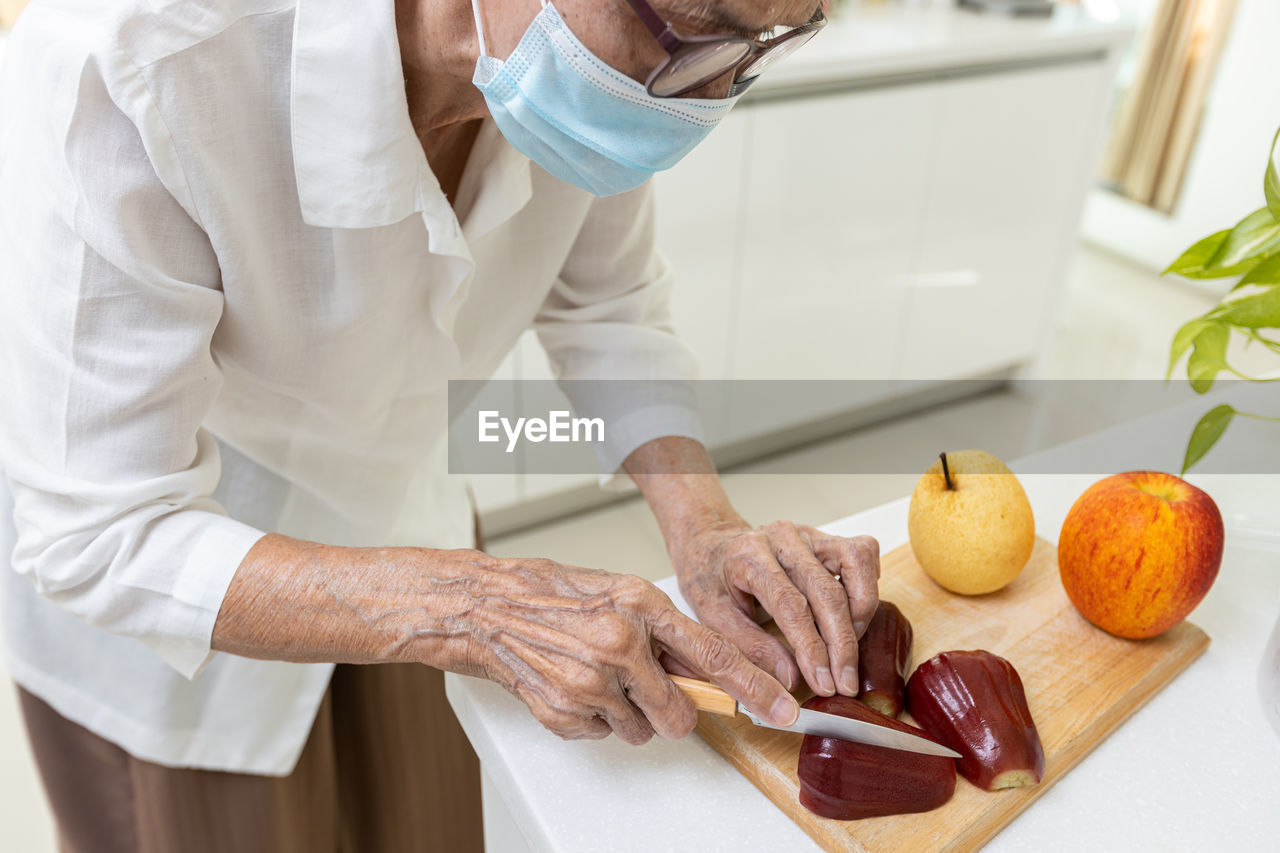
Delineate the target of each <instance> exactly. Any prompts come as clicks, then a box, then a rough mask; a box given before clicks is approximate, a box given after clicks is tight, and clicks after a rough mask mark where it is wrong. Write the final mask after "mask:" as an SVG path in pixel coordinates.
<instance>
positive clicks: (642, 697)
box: [624, 658, 698, 740]
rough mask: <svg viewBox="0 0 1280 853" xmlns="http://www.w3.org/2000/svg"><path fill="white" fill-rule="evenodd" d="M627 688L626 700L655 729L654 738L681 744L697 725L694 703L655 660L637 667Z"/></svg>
mask: <svg viewBox="0 0 1280 853" xmlns="http://www.w3.org/2000/svg"><path fill="white" fill-rule="evenodd" d="M624 687H625V690H626V695H627V698H628V699H630V700H631V703H632V704H633V705H634V706H635V707H637V708H639V709H640V712H641V713H642V714H644V716H645V718H646V719H647V720H648V723H649V725H650V726H652V729H651V734H652V733H656V734H657V735H659V736H660V737H663V738H665V739H667V740H679V739H680V738H682V737H684V736H685V735H687V734H688V733H689V732H691V731H693V727H694V726H696V725H697V724H698V711H697V709H696V708H694V707H693V701H692V700H690V699H689V697H688V696H686V695H684V693H682V692H681V691H680V688H678V687H676V683H675V682H674V681H672V680H671V679H670V678H669V677H668V676H667V673H666V672H664V671H663V670H662V668H661V667H660V666H658V663H657V661H655V660H654V659H653V658H649V659H648V660H647V661H645V663H644V664H643V665H641V666H640V667H638V668H637V671H636V672H634V673H633V674H632V675H631V680H630V682H629V683H627V684H626V685H624Z"/></svg>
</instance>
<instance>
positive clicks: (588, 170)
mask: <svg viewBox="0 0 1280 853" xmlns="http://www.w3.org/2000/svg"><path fill="white" fill-rule="evenodd" d="M815 6H816V0H776V1H775V2H769V1H768V0H710V2H706V1H705V0H699V2H694V0H654V2H649V0H625V2H624V0H557V2H556V3H555V4H554V5H553V4H552V3H550V2H546V3H542V4H539V3H538V2H536V0H475V2H469V0H398V2H392V0H369V2H366V3H359V4H353V3H350V2H340V1H339V0H242V2H235V3H229V2H212V0H204V1H203V2H196V1H195V0H150V2H143V0H122V2H111V3H103V2H99V0H61V1H60V2H53V0H49V2H44V0H36V2H35V3H34V4H33V5H32V6H31V7H30V8H29V9H28V10H27V11H26V12H25V13H24V16H23V19H22V20H21V21H20V22H19V25H18V27H17V28H16V30H15V31H14V33H13V35H12V38H11V40H10V44H9V48H8V57H7V66H6V68H5V72H4V81H3V99H4V100H3V108H2V111H0V115H2V116H3V130H2V134H0V144H2V147H0V270H2V272H3V274H2V275H0V388H3V389H4V408H3V416H2V419H3V420H2V429H0V465H2V466H3V469H4V472H5V474H6V478H5V480H6V481H7V492H6V493H5V494H3V495H0V499H3V501H4V506H3V510H4V511H3V512H0V531H2V532H3V533H4V535H3V537H0V539H3V540H4V541H3V551H2V552H0V553H4V554H5V555H9V554H11V555H12V569H13V571H6V572H4V573H3V578H4V580H3V589H4V596H3V600H4V612H3V622H4V628H5V633H6V638H7V648H8V655H9V657H8V661H9V667H10V669H11V671H12V673H13V676H14V678H15V680H16V681H17V682H18V684H19V685H20V695H21V702H22V707H23V712H24V715H25V718H26V721H27V725H28V729H29V733H30V737H31V741H32V746H33V749H34V751H35V755H36V758H37V761H38V764H39V767H40V771H41V773H42V775H43V778H44V782H45V785H46V788H47V791H48V793H49V796H50V800H51V802H52V805H53V809H54V812H55V815H56V818H57V822H58V828H59V832H60V835H61V840H62V844H63V849H64V850H69V851H95V853H102V851H125V850H130V851H133V850H141V851H176V850H181V851H187V853H191V851H205V850H208V851H214V850H217V851H233V850H234V851H237V853H242V851H258V850H261V851H276V852H277V853H278V851H291V850H298V851H304V850H305V851H317V850H336V849H339V848H341V849H344V850H383V851H386V850H396V851H400V850H426V849H448V850H459V849H467V848H471V849H477V848H478V847H479V843H480V842H479V838H480V822H479V812H478V769H477V767H476V762H475V757H474V754H472V753H471V752H470V750H469V747H468V745H467V744H466V741H465V738H464V737H463V736H462V734H461V731H460V729H459V728H458V726H457V723H456V721H455V720H454V719H453V718H452V715H451V714H450V712H449V709H448V706H447V704H446V703H445V700H444V698H443V689H442V680H441V679H442V675H441V673H442V671H450V672H458V673H465V674H468V675H473V676H478V677H481V678H488V679H492V680H494V681H497V682H499V683H500V684H502V685H503V686H504V687H506V688H507V689H508V690H509V691H510V692H511V693H512V694H514V695H515V696H516V697H518V698H519V699H520V700H521V701H522V702H524V703H525V704H526V705H527V706H528V708H529V710H530V712H531V713H533V714H534V715H536V716H537V718H538V719H539V720H540V721H542V723H543V724H544V725H546V726H547V728H549V729H551V730H552V731H554V732H556V733H557V734H559V735H561V736H563V737H566V738H599V737H604V736H606V735H608V734H610V733H613V734H616V735H618V736H619V737H621V738H623V739H624V740H626V741H627V742H629V743H634V744H642V743H644V742H645V741H646V740H648V739H649V738H650V737H651V736H652V735H653V734H655V733H656V734H658V735H660V736H662V737H667V738H679V737H683V736H685V735H687V734H688V733H689V731H690V730H691V729H692V728H693V725H694V722H695V712H694V710H693V708H692V706H691V704H690V702H689V701H688V700H687V699H686V698H685V697H684V695H683V694H682V693H680V692H679V690H677V689H676V688H675V686H674V684H673V682H672V681H671V680H670V679H669V678H668V677H667V675H666V672H667V670H668V669H670V670H674V671H681V672H690V673H693V674H696V675H698V676H700V677H703V678H706V679H709V680H711V681H714V682H715V683H717V684H719V685H720V686H722V687H723V688H725V689H726V690H728V691H729V692H731V693H732V694H733V695H734V696H736V697H738V699H739V700H740V701H742V702H743V703H745V704H746V705H747V706H749V707H750V708H751V709H753V710H754V711H756V712H758V713H760V714H762V715H765V716H767V717H770V718H772V719H773V720H775V721H777V722H778V723H781V724H786V723H789V722H790V721H792V720H793V719H794V718H795V715H796V713H797V709H796V704H795V701H794V699H793V698H792V697H791V696H790V695H789V693H788V690H789V689H792V688H795V687H797V686H799V684H800V680H801V679H802V678H803V679H804V681H806V682H807V683H808V684H809V685H810V686H811V687H812V688H813V689H814V690H816V691H817V692H818V693H821V694H826V695H830V694H833V693H836V692H841V693H845V694H848V695H853V694H854V693H855V692H856V690H857V677H856V676H857V642H856V640H857V637H858V635H859V633H860V632H861V631H863V630H864V628H865V624H866V622H867V621H868V620H869V619H870V616H871V614H872V612H873V611H874V609H875V606H876V579H877V576H878V573H879V568H878V556H877V551H876V545H875V542H874V541H873V540H870V539H866V538H862V539H841V538H836V537H830V536H825V535H823V534H821V533H819V532H818V531H816V530H814V529H813V528H810V527H804V526H798V525H795V524H791V523H787V522H776V523H773V524H769V525H766V526H764V527H754V526H752V525H750V524H748V523H747V522H746V521H745V520H744V519H743V518H742V517H741V516H740V515H739V514H738V513H737V512H735V511H734V509H733V507H732V506H731V505H730V503H729V501H728V499H727V498H726V496H725V493H724V491H723V490H722V488H721V486H720V483H719V481H718V479H717V478H716V475H715V471H714V469H713V467H712V465H711V462H710V460H709V458H708V456H707V453H706V451H705V450H704V448H703V446H702V445H701V444H700V443H698V441H697V440H696V432H695V431H694V430H693V428H692V427H691V426H688V427H687V428H686V427H685V426H681V424H682V423H684V421H682V420H681V418H679V417H676V418H675V419H674V421H670V420H669V421H667V422H664V423H663V424H659V423H658V422H657V421H654V422H652V423H650V424H649V425H648V426H639V427H636V428H634V429H632V430H631V431H630V432H628V434H627V436H626V441H625V443H624V446H617V447H614V448H613V449H612V451H611V452H613V453H614V454H615V457H614V458H615V460H616V463H617V464H616V466H611V467H616V468H617V469H619V470H620V471H621V472H625V474H624V475H630V476H631V477H632V478H633V479H634V480H635V482H636V483H637V484H638V485H639V487H640V489H641V491H642V492H643V493H644V496H645V498H646V499H647V501H648V502H649V504H650V506H651V507H652V509H653V511H654V514H655V515H656V517H657V520H658V523H659V525H660V526H661V529H662V532H663V535H664V536H665V538H666V542H667V545H668V549H669V552H670V555H671V559H672V562H673V565H674V567H675V571H676V572H677V574H678V575H679V578H680V582H681V588H682V590H683V591H684V592H685V595H686V596H687V598H688V599H689V601H690V602H692V604H693V605H694V607H695V608H696V610H697V612H698V615H699V617H700V619H701V624H699V623H697V622H694V621H692V620H690V619H688V618H686V617H684V616H682V615H681V614H680V613H679V612H678V611H677V610H676V609H675V608H674V607H673V605H672V604H671V602H670V600H669V599H668V598H667V597H666V596H665V595H663V594H662V593H661V592H659V591H658V590H657V589H656V588H654V587H653V586H651V585H650V584H648V583H646V582H644V581H641V580H639V579H637V578H635V577H627V576H618V575H614V574H610V573H609V572H607V571H600V570H597V569H590V568H580V567H577V566H567V565H560V564H558V563H555V562H553V561H551V560H545V559H498V558H495V557H492V556H489V555H487V554H485V553H484V552H483V550H481V546H480V543H479V542H478V541H477V539H476V533H475V531H474V528H473V511H472V509H471V505H470V503H469V501H468V497H467V494H466V489H465V484H463V483H460V482H459V480H458V478H457V477H453V476H450V475H449V474H448V469H447V463H446V460H445V456H444V449H443V448H444V434H445V429H446V421H447V400H446V396H445V395H446V386H447V381H448V380H449V379H450V378H456V377H485V376H488V375H490V374H491V373H492V371H493V370H494V369H495V367H496V366H497V365H498V363H499V362H500V361H501V360H502V358H503V357H504V355H505V354H506V353H507V352H508V351H509V350H510V349H511V347H512V346H513V344H514V343H515V341H516V339H517V337H518V336H519V335H520V334H521V332H523V331H524V330H525V329H527V328H530V327H533V328H535V329H537V331H538V334H539V335H540V338H541V341H542V343H543V345H544V346H545V347H546V349H547V352H548V355H549V356H550V358H551V360H552V361H553V363H554V364H555V366H556V369H557V371H558V375H559V376H560V378H561V379H610V378H618V377H625V378H649V377H654V378H664V379H666V378H676V379H682V378H685V377H689V376H691V375H692V371H693V367H692V358H691V354H690V353H689V351H688V350H687V349H686V348H685V347H684V346H683V345H682V344H681V342H680V341H679V340H678V339H677V338H676V337H675V336H674V335H673V333H672V331H671V328H670V324H669V320H668V314H667V309H666V302H665V297H666V290H667V288H668V286H669V274H668V271H667V269H666V268H665V266H664V265H663V263H662V261H661V259H660V258H659V256H658V255H657V254H656V253H655V249H654V245H653V242H654V241H653V224H652V220H653V200H652V194H651V192H650V190H649V185H648V184H647V183H646V181H647V179H648V178H649V176H650V175H651V174H652V173H653V172H655V171H657V170H660V169H664V168H667V167H669V166H671V165H672V164H673V163H675V162H676V161H678V160H679V158H680V157H681V156H683V155H684V154H685V153H687V152H688V151H689V150H690V149H691V148H692V147H693V146H695V145H696V144H697V143H698V141H699V140H700V139H702V138H703V137H704V136H705V135H706V134H707V133H708V132H709V131H710V130H711V129H712V128H713V127H714V126H715V124H716V122H717V121H719V120H720V118H722V117H723V116H724V115H725V113H726V112H727V111H728V110H729V109H730V107H731V106H732V105H733V103H734V101H735V99H736V98H737V96H738V95H739V94H740V93H741V91H742V90H744V89H745V88H746V87H747V86H749V85H750V84H751V82H752V81H753V80H754V79H755V77H756V75H758V74H759V73H760V71H761V70H762V69H763V68H764V67H765V66H766V64H767V63H769V62H771V61H773V60H776V59H777V58H778V57H779V56H781V55H782V54H784V53H786V52H788V51H790V50H792V49H794V48H796V47H798V46H800V45H801V44H803V43H804V41H806V40H807V39H808V38H809V37H810V36H812V35H813V34H814V33H815V32H816V31H817V30H818V29H819V28H820V27H821V26H822V24H823V23H824V19H823V17H822V14H821V12H820V10H818V9H817V8H815ZM673 424H674V425H673ZM646 430H647V432H646ZM608 473H612V472H611V471H606V474H608ZM757 602H758V603H759V604H760V605H762V606H763V607H764V608H765V609H766V610H767V611H768V612H769V613H770V614H772V615H773V617H774V618H775V619H776V621H777V622H778V624H779V626H780V627H781V629H782V631H783V633H784V635H785V636H786V638H787V640H788V641H789V643H790V646H791V647H792V648H793V649H794V654H793V653H792V652H791V651H789V650H788V648H787V646H785V645H783V644H782V643H781V642H779V641H778V640H777V639H775V638H774V637H772V636H771V635H769V634H767V633H765V632H764V631H763V630H761V629H760V627H758V625H757V624H756V622H755V621H754V619H753V618H752V617H753V615H754V607H755V604H756V603H757ZM356 664H363V665H364V666H356Z"/></svg>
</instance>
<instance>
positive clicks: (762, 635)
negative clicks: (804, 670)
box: [698, 598, 800, 690]
mask: <svg viewBox="0 0 1280 853" xmlns="http://www.w3.org/2000/svg"><path fill="white" fill-rule="evenodd" d="M698 615H699V616H700V617H701V618H702V622H703V624H704V625H706V626H707V627H708V628H710V629H712V630H713V631H719V632H720V633H721V634H724V635H725V636H726V637H728V638H729V639H730V640H731V641H732V642H733V644H734V645H735V646H737V647H738V649H739V650H740V651H741V652H742V653H743V654H744V655H746V656H747V660H749V661H751V662H752V663H753V664H755V665H756V666H758V667H760V669H763V670H764V671H765V672H768V673H771V674H772V675H773V676H774V678H776V679H778V683H779V684H781V685H782V686H783V687H785V688H787V690H795V689H796V687H798V686H799V684H800V667H799V665H798V664H797V663H796V659H795V658H794V657H792V656H791V652H790V650H788V649H787V647H786V645H785V644H784V643H783V642H782V641H781V640H779V639H778V638H777V637H775V636H773V635H772V634H770V633H769V632H768V631H766V630H764V629H763V628H761V627H760V626H759V625H757V624H756V622H755V620H754V619H752V618H751V617H750V616H748V615H747V614H745V613H743V612H742V611H741V610H739V609H738V608H737V607H735V606H734V605H733V604H731V603H730V602H728V601H727V600H725V599H723V598H722V599H719V600H717V601H715V602H713V603H709V604H706V605H704V606H703V607H702V608H701V611H700V612H699V614H698Z"/></svg>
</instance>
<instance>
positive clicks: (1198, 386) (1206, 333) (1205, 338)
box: [1187, 323, 1231, 394]
mask: <svg viewBox="0 0 1280 853" xmlns="http://www.w3.org/2000/svg"><path fill="white" fill-rule="evenodd" d="M1230 340H1231V330H1230V329H1228V328H1227V327H1226V326H1224V325H1223V324H1222V323H1207V324H1206V325H1205V327H1204V328H1203V329H1201V330H1200V331H1199V332H1198V333H1197V334H1196V336H1195V338H1194V339H1192V341H1191V346H1192V347H1193V349H1192V351H1191V356H1190V357H1189V358H1188V359H1187V380H1188V381H1189V382H1190V383H1191V389H1192V390H1193V391H1195V392H1196V393H1197V394H1204V393H1206V392H1207V391H1208V390H1209V389H1210V388H1212V387H1213V381H1214V379H1216V378H1217V376H1218V374H1219V373H1220V372H1222V371H1223V370H1228V369H1229V368H1228V367H1227V342H1228V341H1230Z"/></svg>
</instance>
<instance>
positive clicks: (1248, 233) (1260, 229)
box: [1205, 207, 1280, 276]
mask: <svg viewBox="0 0 1280 853" xmlns="http://www.w3.org/2000/svg"><path fill="white" fill-rule="evenodd" d="M1277 250H1280V220H1278V219H1276V218H1275V217H1274V216H1272V215H1271V210H1270V208H1266V207H1260V208H1258V209H1257V210H1255V211H1254V212H1253V213H1250V214H1249V215H1248V216H1246V217H1245V218H1244V219H1241V220H1240V221H1239V222H1238V223H1237V224H1236V227H1235V228H1232V229H1231V233H1229V234H1228V235H1227V237H1226V239H1225V240H1223V241H1222V245H1221V246H1219V247H1218V251H1216V252H1214V254H1213V257H1212V258H1210V259H1209V261H1208V263H1206V264H1205V270H1206V271H1216V272H1218V274H1219V276H1220V275H1222V274H1223V273H1224V272H1225V271H1226V270H1232V274H1234V273H1235V272H1246V271H1247V270H1248V269H1250V268H1252V267H1253V266H1254V265H1256V264H1257V263H1258V262H1259V261H1261V260H1262V259H1264V258H1267V257H1270V256H1271V255H1273V254H1275V252H1276V251H1277Z"/></svg>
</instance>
